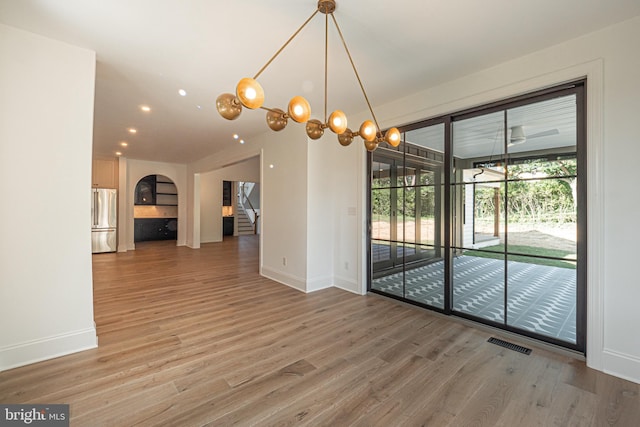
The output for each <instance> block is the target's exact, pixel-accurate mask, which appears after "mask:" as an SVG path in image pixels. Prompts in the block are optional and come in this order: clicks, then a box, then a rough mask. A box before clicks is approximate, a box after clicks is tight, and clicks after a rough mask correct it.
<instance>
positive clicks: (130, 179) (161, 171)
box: [118, 159, 188, 252]
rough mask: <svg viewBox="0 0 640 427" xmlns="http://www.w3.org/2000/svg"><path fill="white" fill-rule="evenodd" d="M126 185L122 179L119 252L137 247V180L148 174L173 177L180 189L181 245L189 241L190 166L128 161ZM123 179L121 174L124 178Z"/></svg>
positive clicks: (179, 240)
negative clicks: (135, 218) (135, 212)
mask: <svg viewBox="0 0 640 427" xmlns="http://www.w3.org/2000/svg"><path fill="white" fill-rule="evenodd" d="M125 169H126V179H125V185H124V186H123V185H122V182H120V190H119V191H120V195H119V197H118V201H119V203H120V210H119V213H120V218H119V222H118V224H119V227H118V228H119V230H118V239H119V244H118V252H126V251H127V250H134V249H135V243H134V228H133V206H134V197H135V189H136V185H137V184H138V181H140V179H142V178H144V177H145V176H147V175H164V176H166V177H167V178H170V179H171V180H172V181H173V182H174V184H175V185H176V189H177V190H178V240H177V243H176V244H177V245H178V246H184V245H185V244H186V240H187V203H188V197H187V166H186V165H181V164H176V163H162V162H148V161H143V160H133V159H127V160H126V168H125ZM121 179H122V177H121ZM123 225H124V226H123Z"/></svg>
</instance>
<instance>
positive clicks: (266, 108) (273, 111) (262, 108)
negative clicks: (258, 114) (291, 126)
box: [260, 105, 287, 116]
mask: <svg viewBox="0 0 640 427" xmlns="http://www.w3.org/2000/svg"><path fill="white" fill-rule="evenodd" d="M260 109H261V110H264V111H271V112H272V113H280V112H279V111H277V110H276V109H275V108H269V107H265V106H264V105H263V106H262V107H260ZM284 115H285V116H286V115H287V113H285V114H284Z"/></svg>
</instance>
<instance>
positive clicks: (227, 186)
mask: <svg viewBox="0 0 640 427" xmlns="http://www.w3.org/2000/svg"><path fill="white" fill-rule="evenodd" d="M231 184H232V183H231V181H222V206H231V205H232V196H231V187H232V185H231Z"/></svg>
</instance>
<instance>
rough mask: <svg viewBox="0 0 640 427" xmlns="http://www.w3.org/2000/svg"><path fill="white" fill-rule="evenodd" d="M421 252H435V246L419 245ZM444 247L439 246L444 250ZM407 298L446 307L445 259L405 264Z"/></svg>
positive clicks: (439, 249)
mask: <svg viewBox="0 0 640 427" xmlns="http://www.w3.org/2000/svg"><path fill="white" fill-rule="evenodd" d="M418 250H419V251H420V253H429V252H431V253H433V252H435V251H434V249H433V248H430V247H426V246H422V247H420V246H419V247H418ZM443 251H444V248H438V252H443ZM405 268H406V271H405V298H407V299H409V300H412V301H417V302H420V303H422V304H426V305H430V306H433V307H437V308H444V260H442V259H440V260H438V261H435V262H430V263H427V264H425V263H413V264H408V265H406V266H405Z"/></svg>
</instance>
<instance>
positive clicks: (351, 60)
mask: <svg viewBox="0 0 640 427" xmlns="http://www.w3.org/2000/svg"><path fill="white" fill-rule="evenodd" d="M331 18H332V19H333V23H334V24H335V25H336V29H337V30H338V34H339V35H340V40H342V45H343V46H344V50H345V51H346V52H347V56H348V57H349V62H351V67H352V68H353V72H354V73H355V75H356V79H358V84H360V89H362V94H363V95H364V99H365V101H367V106H368V107H369V111H370V112H371V116H372V117H373V121H374V122H375V124H376V128H377V133H380V125H378V119H376V114H375V113H374V112H373V108H372V107H371V103H370V102H369V97H368V96H367V92H366V91H365V90H364V86H363V85H362V80H360V75H359V74H358V70H357V69H356V64H355V63H354V62H353V58H352V57H351V53H350V52H349V48H348V47H347V42H346V41H345V40H344V36H343V35H342V31H341V30H340V26H339V25H338V21H336V17H335V16H333V13H332V14H331Z"/></svg>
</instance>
